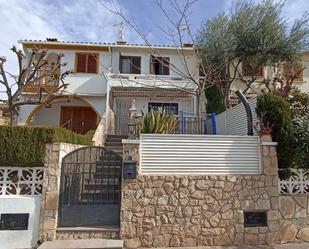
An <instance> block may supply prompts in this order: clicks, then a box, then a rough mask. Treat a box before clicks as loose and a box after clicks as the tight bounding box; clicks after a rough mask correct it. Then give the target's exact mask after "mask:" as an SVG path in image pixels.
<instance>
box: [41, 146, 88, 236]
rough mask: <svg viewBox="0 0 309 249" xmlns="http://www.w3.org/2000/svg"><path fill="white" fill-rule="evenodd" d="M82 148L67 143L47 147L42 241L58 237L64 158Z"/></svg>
mask: <svg viewBox="0 0 309 249" xmlns="http://www.w3.org/2000/svg"><path fill="white" fill-rule="evenodd" d="M80 147H84V146H82V145H77V144H67V143H53V144H47V145H46V149H45V161H44V178H43V189H42V200H41V212H40V231H39V240H41V241H45V240H54V239H55V237H56V228H57V223H58V202H59V192H60V178H61V161H62V158H63V157H64V156H65V155H66V154H68V153H69V152H71V151H73V150H75V149H78V148H80Z"/></svg>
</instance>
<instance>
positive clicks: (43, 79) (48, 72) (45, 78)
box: [24, 65, 60, 92]
mask: <svg viewBox="0 0 309 249" xmlns="http://www.w3.org/2000/svg"><path fill="white" fill-rule="evenodd" d="M31 73H33V71H32V72H30V74H31ZM59 74H60V70H59V68H55V67H54V66H49V65H47V66H44V67H42V68H41V69H39V70H37V71H36V73H35V76H34V77H33V81H32V82H31V84H29V85H28V86H27V87H26V88H25V89H24V91H25V92H37V91H39V90H42V89H43V90H45V91H47V92H54V91H57V90H58V86H59Z"/></svg>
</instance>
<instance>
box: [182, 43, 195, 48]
mask: <svg viewBox="0 0 309 249" xmlns="http://www.w3.org/2000/svg"><path fill="white" fill-rule="evenodd" d="M182 46H183V47H184V48H192V47H193V44H192V43H183V44H182Z"/></svg>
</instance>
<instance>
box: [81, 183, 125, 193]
mask: <svg viewBox="0 0 309 249" xmlns="http://www.w3.org/2000/svg"><path fill="white" fill-rule="evenodd" d="M107 186H110V188H111V189H119V183H118V182H116V183H114V184H113V183H112V182H111V183H109V184H93V185H88V184H87V185H85V190H86V191H98V190H102V189H106V188H107Z"/></svg>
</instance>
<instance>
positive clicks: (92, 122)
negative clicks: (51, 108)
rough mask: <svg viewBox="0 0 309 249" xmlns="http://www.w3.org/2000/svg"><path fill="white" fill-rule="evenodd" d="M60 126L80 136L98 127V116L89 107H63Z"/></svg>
mask: <svg viewBox="0 0 309 249" xmlns="http://www.w3.org/2000/svg"><path fill="white" fill-rule="evenodd" d="M60 126H61V127H64V128H66V129H68V130H71V131H73V132H76V133H79V134H85V133H87V132H88V131H89V130H95V129H96V127H97V114H96V112H95V111H94V110H93V109H92V108H91V107H87V106H61V111H60Z"/></svg>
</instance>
